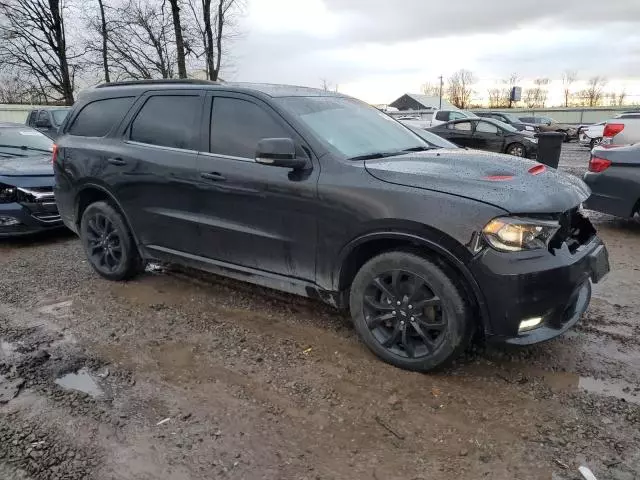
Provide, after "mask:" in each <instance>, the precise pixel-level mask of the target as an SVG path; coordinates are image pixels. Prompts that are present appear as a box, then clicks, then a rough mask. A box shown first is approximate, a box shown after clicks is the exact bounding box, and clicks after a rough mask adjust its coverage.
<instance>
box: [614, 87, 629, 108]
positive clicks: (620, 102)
mask: <svg viewBox="0 0 640 480" xmlns="http://www.w3.org/2000/svg"><path fill="white" fill-rule="evenodd" d="M626 100H627V91H626V90H625V89H624V88H623V89H622V90H620V91H619V92H618V99H617V102H616V103H617V105H618V107H621V106H623V105H624V102H625V101H626Z"/></svg>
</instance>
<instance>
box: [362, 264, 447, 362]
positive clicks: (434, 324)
mask: <svg viewBox="0 0 640 480" xmlns="http://www.w3.org/2000/svg"><path fill="white" fill-rule="evenodd" d="M363 302H364V312H365V319H366V322H367V326H368V328H369V330H370V331H371V333H372V335H373V337H374V338H375V339H376V340H377V341H378V342H379V343H380V345H382V346H383V347H384V348H386V349H388V350H389V351H391V352H393V353H394V354H396V355H399V356H401V357H407V358H420V357H425V356H428V355H430V354H431V353H433V352H435V351H436V350H437V348H438V347H439V345H440V344H441V343H442V341H443V339H444V335H445V332H446V329H447V319H446V315H445V314H444V312H443V310H442V302H441V300H440V298H438V296H437V295H435V293H433V291H432V290H431V289H430V288H429V287H428V286H427V283H426V280H425V279H424V278H422V277H420V276H419V275H417V274H415V273H412V272H407V271H403V270H394V271H391V272H385V273H383V274H382V275H379V276H377V277H376V278H374V279H373V281H372V282H371V283H370V284H369V286H368V287H367V289H366V290H365V293H364V297H363Z"/></svg>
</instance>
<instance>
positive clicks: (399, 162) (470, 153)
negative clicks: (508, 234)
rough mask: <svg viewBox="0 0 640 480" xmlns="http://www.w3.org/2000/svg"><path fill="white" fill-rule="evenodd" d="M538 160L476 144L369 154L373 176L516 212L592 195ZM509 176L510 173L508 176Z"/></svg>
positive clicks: (565, 205) (558, 206)
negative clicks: (538, 168) (540, 167)
mask: <svg viewBox="0 0 640 480" xmlns="http://www.w3.org/2000/svg"><path fill="white" fill-rule="evenodd" d="M537 165H540V164H539V163H537V162H534V161H530V160H524V159H520V158H517V157H513V156H511V155H500V154H495V153H485V152H480V151H477V150H463V149H460V150H445V149H440V150H433V151H427V152H419V153H415V154H408V155H402V156H397V157H390V158H384V159H376V160H367V161H366V162H365V167H366V169H367V171H368V172H369V173H370V174H371V175H372V176H374V177H375V178H377V179H379V180H382V181H384V182H388V183H394V184H397V185H405V186H409V187H415V188H422V189H425V190H433V191H438V192H444V193H449V194H451V195H458V196H461V197H465V198H470V199H473V200H476V201H479V202H483V203H487V204H490V205H494V206H496V207H499V208H502V209H503V210H505V211H507V212H510V213H514V214H527V213H561V212H564V211H566V210H569V209H570V208H573V207H575V206H577V205H579V204H580V203H581V202H583V201H584V200H586V199H587V198H588V197H589V195H590V193H591V192H590V190H589V187H587V186H586V185H585V184H584V182H582V180H580V179H578V178H577V177H574V176H573V175H569V174H566V173H563V172H559V171H557V170H556V169H553V168H550V167H546V169H545V170H544V171H543V172H542V173H539V174H538V175H533V174H531V173H529V170H530V169H531V168H532V167H535V166H537ZM506 177H510V178H506Z"/></svg>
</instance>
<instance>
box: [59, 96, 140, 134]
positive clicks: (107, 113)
mask: <svg viewBox="0 0 640 480" xmlns="http://www.w3.org/2000/svg"><path fill="white" fill-rule="evenodd" d="M133 100H134V97H121V98H109V99H106V100H97V101H95V102H92V103H89V104H88V105H85V107H84V108H83V109H82V110H81V111H80V113H79V114H78V115H77V116H76V118H75V119H74V120H73V123H72V124H71V127H69V134H70V135H77V136H81V137H104V136H105V135H106V134H107V133H109V132H110V131H111V129H112V128H113V127H114V125H116V124H117V123H118V122H120V121H121V120H122V117H124V115H125V114H126V113H127V111H128V110H129V108H130V107H131V105H132V104H133Z"/></svg>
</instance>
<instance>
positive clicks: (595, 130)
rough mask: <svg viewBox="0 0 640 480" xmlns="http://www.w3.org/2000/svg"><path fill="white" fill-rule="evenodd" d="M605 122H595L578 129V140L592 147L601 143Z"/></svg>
mask: <svg viewBox="0 0 640 480" xmlns="http://www.w3.org/2000/svg"><path fill="white" fill-rule="evenodd" d="M605 123H606V122H600V123H595V124H593V125H589V126H588V127H586V128H584V129H582V130H581V131H580V137H579V139H578V140H579V142H580V144H581V145H584V146H585V147H589V148H594V147H596V146H598V145H600V144H601V143H602V136H603V133H604V124H605Z"/></svg>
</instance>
